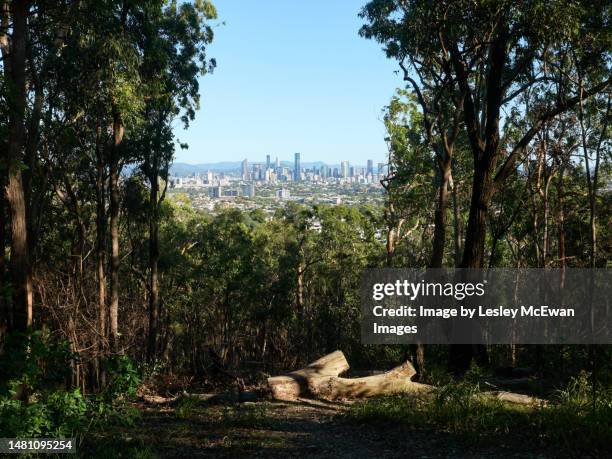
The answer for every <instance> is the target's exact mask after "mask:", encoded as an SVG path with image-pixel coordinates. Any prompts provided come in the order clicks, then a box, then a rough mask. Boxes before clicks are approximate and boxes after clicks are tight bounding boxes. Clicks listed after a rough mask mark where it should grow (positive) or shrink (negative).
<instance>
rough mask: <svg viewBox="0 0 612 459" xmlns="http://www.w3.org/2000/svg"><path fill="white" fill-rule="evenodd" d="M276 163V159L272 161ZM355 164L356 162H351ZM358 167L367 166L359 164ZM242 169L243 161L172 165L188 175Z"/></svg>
mask: <svg viewBox="0 0 612 459" xmlns="http://www.w3.org/2000/svg"><path fill="white" fill-rule="evenodd" d="M252 164H265V161H249V166H251V165H252ZM272 164H274V161H272ZM280 164H281V166H282V167H293V162H291V161H281V162H280ZM325 164H326V163H325V162H323V161H314V162H310V163H308V162H304V161H302V164H301V166H302V168H303V169H312V168H313V167H316V168H319V167H321V166H323V165H325ZM328 166H329V167H340V165H339V164H328ZM351 166H354V164H351ZM357 167H365V166H361V165H357ZM241 169H242V161H222V162H219V163H203V164H187V163H173V164H172V166H171V167H170V174H171V175H178V176H183V177H184V176H187V175H192V174H201V173H204V172H207V171H211V172H235V171H240V170H241Z"/></svg>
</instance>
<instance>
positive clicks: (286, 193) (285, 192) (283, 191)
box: [276, 188, 291, 199]
mask: <svg viewBox="0 0 612 459" xmlns="http://www.w3.org/2000/svg"><path fill="white" fill-rule="evenodd" d="M290 196H291V193H289V190H287V189H285V188H283V189H281V190H276V197H277V198H279V199H287V198H289V197H290Z"/></svg>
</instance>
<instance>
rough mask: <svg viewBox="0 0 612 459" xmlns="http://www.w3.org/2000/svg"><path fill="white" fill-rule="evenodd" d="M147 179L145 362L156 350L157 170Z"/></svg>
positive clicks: (157, 308) (152, 356)
mask: <svg viewBox="0 0 612 459" xmlns="http://www.w3.org/2000/svg"><path fill="white" fill-rule="evenodd" d="M153 169H154V171H153V173H152V175H151V176H150V177H149V181H150V185H151V189H150V195H149V205H150V210H151V216H150V220H149V283H150V285H149V288H150V295H149V339H148V345H147V360H148V361H149V362H152V361H154V360H155V355H156V350H157V334H158V314H159V284H158V264H159V212H158V209H159V206H158V199H159V197H158V194H159V182H158V180H157V168H155V167H154V168H153Z"/></svg>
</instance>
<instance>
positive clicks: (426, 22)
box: [0, 0, 612, 458]
mask: <svg viewBox="0 0 612 459" xmlns="http://www.w3.org/2000/svg"><path fill="white" fill-rule="evenodd" d="M363 3H364V4H363V5H362V7H361V9H359V10H357V11H356V12H355V14H356V15H357V14H359V17H360V21H361V23H362V27H361V29H360V30H359V31H358V32H356V34H357V33H358V35H360V36H361V38H359V37H358V39H361V40H370V41H373V42H375V43H377V45H378V46H379V47H380V49H381V52H382V53H384V54H385V55H386V57H387V58H388V59H390V60H392V61H393V62H395V63H396V64H397V71H398V88H397V90H396V91H395V93H393V94H389V102H388V104H387V105H386V106H385V107H381V112H380V119H381V120H382V122H383V123H384V128H385V142H386V144H387V146H388V158H387V162H388V174H387V175H386V177H385V178H384V179H383V180H382V181H381V186H382V187H383V189H384V193H385V203H384V205H383V206H374V205H371V206H369V205H362V206H347V205H342V204H339V205H326V204H321V205H314V206H309V205H303V204H300V203H297V202H289V203H288V204H287V205H286V206H285V207H284V208H282V209H279V210H277V211H276V213H275V214H274V215H272V216H270V215H268V214H266V213H264V212H262V211H260V210H254V211H248V212H246V211H239V210H232V209H218V211H217V212H213V213H210V212H205V211H200V210H196V209H194V207H193V206H192V203H191V202H190V200H189V197H188V196H187V195H186V194H181V193H172V194H170V193H168V192H167V191H168V178H169V173H170V166H171V164H172V161H173V158H174V156H175V154H176V150H177V149H178V148H187V145H184V144H182V143H180V141H179V140H178V138H177V130H178V129H179V128H180V129H182V128H189V126H190V123H191V122H192V121H193V120H194V119H195V117H196V116H197V115H198V111H199V110H200V104H201V100H200V98H201V88H200V86H201V82H202V81H205V80H206V79H207V78H208V74H210V73H212V72H214V70H215V68H216V66H217V61H216V60H215V58H214V56H212V55H210V53H209V47H210V45H211V43H212V42H213V39H214V30H215V27H216V24H218V22H219V21H220V20H222V19H223V18H222V15H221V14H219V18H218V17H217V11H216V9H215V6H214V5H213V4H212V3H211V2H209V1H208V0H194V1H192V2H189V1H184V2H183V1H181V2H179V1H176V0H138V1H136V0H117V1H115V0H95V1H94V0H55V1H50V0H2V13H1V14H2V16H1V25H0V47H1V50H2V57H1V61H0V62H1V69H2V72H1V73H0V111H1V116H0V182H1V184H2V192H1V193H0V218H1V220H0V244H2V250H0V282H1V285H0V437H5V438H75V439H76V445H77V446H76V452H77V454H78V455H79V456H82V457H141V458H144V457H181V456H186V455H187V456H188V457H210V456H212V457H251V456H255V455H258V454H261V455H263V456H264V457H280V456H286V455H290V456H296V457H301V456H304V457H371V456H373V455H377V456H380V457H491V456H498V457H559V456H566V457H578V456H580V457H607V456H608V455H609V454H610V453H611V450H610V445H611V444H612V361H611V357H612V349H611V348H610V345H571V344H567V345H521V344H512V345H495V346H493V345H492V346H484V345H422V344H419V345H364V344H362V342H361V329H360V318H361V304H360V293H359V288H360V282H361V277H362V273H363V272H364V270H365V269H368V268H385V267H394V268H400V267H401V268H442V267H444V268H452V267H458V268H475V269H489V268H500V267H508V268H542V269H560V270H564V269H566V268H567V269H569V268H584V269H587V268H590V269H609V268H610V266H611V261H610V260H611V258H610V251H611V250H612V232H611V231H612V230H611V228H610V216H611V215H612V161H611V160H612V126H611V125H610V124H611V123H612V80H611V76H612V72H611V65H612V4H610V2H608V1H605V0H598V1H592V2H591V1H569V0H519V1H509V0H490V1H484V0H453V1H446V0H443V1H436V2H432V1H427V0H370V1H369V2H366V1H365V0H364V2H363ZM322 14H324V13H322ZM262 33H263V32H262ZM219 65H222V63H221V62H220V63H219ZM296 90H299V89H296ZM355 97H359V95H358V94H356V95H355ZM228 103H229V102H228ZM201 110H206V106H205V105H204V106H203V107H202V108H201ZM336 350H340V351H342V353H344V355H346V359H347V360H348V361H349V362H351V369H350V371H349V373H348V375H349V376H350V377H359V376H367V375H376V374H381V372H384V371H387V370H389V369H391V368H394V367H397V366H398V365H402V364H404V362H408V365H410V367H411V368H412V366H413V367H414V369H415V372H416V374H415V375H414V376H413V377H412V379H413V381H415V383H416V382H418V383H419V384H428V385H432V386H433V387H434V389H433V391H432V392H431V393H427V394H420V393H419V394H408V393H407V394H402V393H398V394H383V395H381V396H376V397H372V398H368V399H366V400H361V399H357V400H352V399H351V400H339V401H329V400H325V397H321V398H320V399H316V397H315V398H313V399H312V400H310V401H308V402H304V404H302V405H300V403H299V400H301V399H298V401H295V402H282V401H278V400H275V399H274V398H273V397H271V396H270V393H269V392H270V391H269V388H268V387H267V384H268V382H267V381H268V378H269V377H271V376H277V375H282V374H285V373H287V372H288V371H292V370H295V369H298V368H303V367H305V366H306V365H307V364H308V363H309V362H313V361H315V360H316V359H319V358H320V357H322V356H325V355H327V354H330V353H332V352H334V351H336ZM336 376H337V374H336ZM492 387H493V388H496V389H500V390H504V391H505V390H508V391H511V392H512V393H519V394H523V395H525V396H529V397H533V400H537V401H538V403H539V404H538V403H533V404H531V405H520V406H516V405H513V404H512V403H507V402H506V401H504V400H490V399H488V398H486V397H485V396H483V395H482V394H484V393H485V391H487V390H491V388H492ZM536 405H537V406H536ZM434 439H435V440H434ZM608 457H609V456H608Z"/></svg>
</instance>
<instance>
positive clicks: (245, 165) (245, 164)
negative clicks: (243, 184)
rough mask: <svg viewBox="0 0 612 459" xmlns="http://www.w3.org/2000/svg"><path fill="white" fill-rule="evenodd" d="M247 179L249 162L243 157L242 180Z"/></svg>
mask: <svg viewBox="0 0 612 459" xmlns="http://www.w3.org/2000/svg"><path fill="white" fill-rule="evenodd" d="M248 179H249V162H248V161H247V160H246V159H245V160H244V161H242V180H248Z"/></svg>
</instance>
